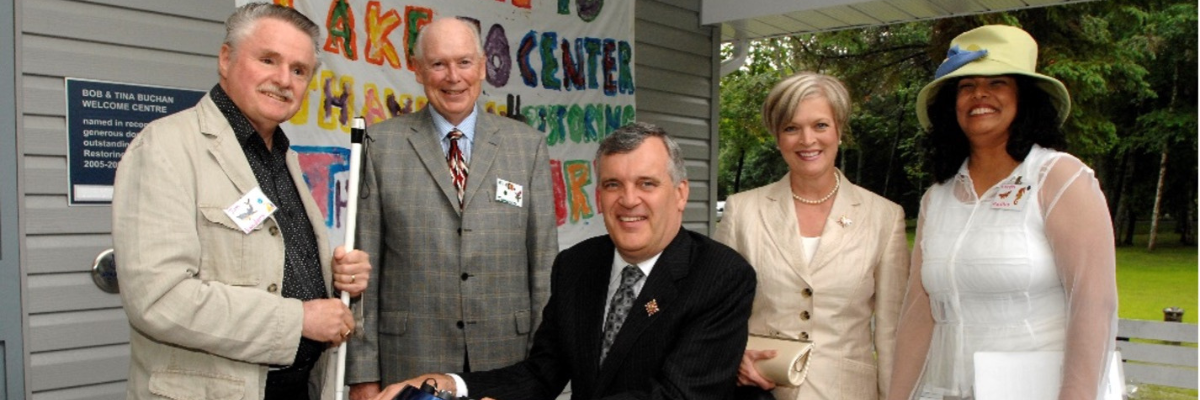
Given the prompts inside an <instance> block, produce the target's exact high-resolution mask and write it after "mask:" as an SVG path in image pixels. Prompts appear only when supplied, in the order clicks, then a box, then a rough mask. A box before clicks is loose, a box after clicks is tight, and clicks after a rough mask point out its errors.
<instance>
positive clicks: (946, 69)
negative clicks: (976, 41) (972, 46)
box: [933, 45, 988, 79]
mask: <svg viewBox="0 0 1200 400" xmlns="http://www.w3.org/2000/svg"><path fill="white" fill-rule="evenodd" d="M987 54H988V51H987V49H983V50H977V51H970V50H963V49H960V48H959V47H958V46H957V45H955V46H953V47H951V48H950V50H949V51H947V52H946V61H943V62H942V65H940V66H938V69H937V72H935V73H934V74H933V79H941V77H943V76H946V74H949V73H951V72H954V71H956V70H958V69H959V68H962V66H964V65H967V64H968V63H970V62H972V61H975V60H978V59H980V58H983V57H984V56H986V55H987Z"/></svg>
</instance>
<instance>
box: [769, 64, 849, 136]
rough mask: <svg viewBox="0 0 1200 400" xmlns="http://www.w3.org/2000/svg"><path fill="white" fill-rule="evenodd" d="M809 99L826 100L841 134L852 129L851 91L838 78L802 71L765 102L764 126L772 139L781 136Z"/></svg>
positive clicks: (776, 89) (773, 92)
mask: <svg viewBox="0 0 1200 400" xmlns="http://www.w3.org/2000/svg"><path fill="white" fill-rule="evenodd" d="M810 97H824V98H825V100H826V101H828V102H829V107H830V108H832V109H833V119H834V122H836V123H837V128H838V135H839V137H841V136H846V133H848V132H849V130H850V92H849V91H847V90H846V86H845V85H843V84H842V81H839V80H838V79H837V78H834V77H832V76H829V75H825V74H819V73H816V72H800V73H797V74H795V75H792V76H789V77H787V78H786V79H784V80H782V81H780V82H779V83H776V84H775V87H773V88H771V92H770V93H768V94H767V100H766V101H764V102H763V107H762V119H763V125H764V126H766V128H767V131H768V132H770V133H771V135H772V136H775V137H778V136H779V131H780V130H782V129H783V128H784V127H785V126H787V124H788V123H790V122H791V120H792V118H793V117H795V116H796V115H795V114H796V108H798V107H800V102H802V101H804V100H806V99H808V98H810Z"/></svg>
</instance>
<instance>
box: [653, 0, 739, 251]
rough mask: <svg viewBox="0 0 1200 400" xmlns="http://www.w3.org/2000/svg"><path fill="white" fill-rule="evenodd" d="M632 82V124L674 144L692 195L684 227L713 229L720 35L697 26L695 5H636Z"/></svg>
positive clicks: (668, 1) (693, 1)
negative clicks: (658, 131)
mask: <svg viewBox="0 0 1200 400" xmlns="http://www.w3.org/2000/svg"><path fill="white" fill-rule="evenodd" d="M635 15H636V19H637V21H636V23H635V25H634V29H635V36H634V38H635V41H636V42H637V46H636V47H635V48H634V52H635V54H634V62H635V64H636V69H635V73H636V74H637V75H636V76H635V78H634V80H635V84H636V85H637V92H636V93H637V119H638V120H640V121H644V122H650V123H653V124H656V125H659V126H661V127H663V129H665V130H666V131H667V133H670V134H671V135H673V136H674V137H675V138H676V139H678V140H679V142H680V143H679V144H680V146H681V147H682V148H683V154H684V158H685V159H686V161H687V173H688V180H689V181H690V191H691V194H690V196H689V199H688V206H687V210H686V211H684V216H683V222H684V226H685V227H687V228H688V229H691V230H694V231H697V232H701V233H709V232H710V229H715V228H716V226H715V225H714V224H713V223H712V221H714V220H715V217H716V212H715V210H714V205H715V204H716V201H717V185H716V181H717V164H716V160H717V121H718V118H717V107H718V105H719V102H718V99H719V97H720V96H719V94H720V90H719V88H718V81H719V71H720V53H719V49H720V41H721V38H720V32H719V31H718V30H717V29H716V28H714V27H712V26H703V25H700V0H638V1H637V4H636V9H635Z"/></svg>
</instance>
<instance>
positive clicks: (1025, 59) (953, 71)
mask: <svg viewBox="0 0 1200 400" xmlns="http://www.w3.org/2000/svg"><path fill="white" fill-rule="evenodd" d="M1037 52H1038V45H1037V41H1035V40H1033V37H1032V36H1029V33H1028V32H1025V31H1024V30H1022V29H1021V28H1017V27H1012V26H1008V25H985V26H981V27H978V28H975V29H972V30H969V31H966V32H964V33H963V34H961V35H958V36H957V37H955V38H954V40H952V41H950V50H949V51H947V52H946V60H945V61H942V65H941V66H939V67H938V69H937V72H936V73H935V74H934V77H933V82H929V84H928V85H925V87H924V88H922V89H921V93H919V94H917V107H916V108H917V120H918V121H920V122H921V127H922V128H924V129H926V130H929V129H930V128H932V127H933V122H932V121H930V120H929V105H930V104H929V103H930V102H931V101H932V100H933V98H934V97H935V96H937V93H938V90H939V89H941V87H942V84H944V83H946V82H947V81H949V82H951V83H954V82H957V79H956V78H960V77H964V76H996V75H1023V76H1028V77H1030V78H1034V80H1035V82H1036V83H1037V86H1038V88H1040V89H1042V91H1044V92H1046V94H1048V95H1050V97H1051V103H1053V104H1054V108H1055V110H1057V111H1058V124H1059V125H1062V124H1063V122H1066V120H1067V115H1068V114H1070V113H1071V94H1070V93H1068V92H1067V87H1066V86H1063V84H1062V82H1059V80H1058V79H1054V78H1051V77H1049V76H1046V75H1042V74H1039V73H1037V71H1036V70H1035V68H1036V66H1037ZM1019 106H1020V105H1018V107H1019Z"/></svg>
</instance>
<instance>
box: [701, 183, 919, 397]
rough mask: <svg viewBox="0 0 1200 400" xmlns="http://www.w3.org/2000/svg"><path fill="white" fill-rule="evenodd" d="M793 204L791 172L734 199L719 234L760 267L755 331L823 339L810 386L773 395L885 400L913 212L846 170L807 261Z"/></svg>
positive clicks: (819, 341) (779, 389)
mask: <svg viewBox="0 0 1200 400" xmlns="http://www.w3.org/2000/svg"><path fill="white" fill-rule="evenodd" d="M837 173H838V174H841V171H838V172H837ZM793 203H794V202H793V200H792V196H791V185H790V184H789V176H784V177H783V179H781V180H779V181H778V182H775V183H772V184H770V185H767V186H763V187H760V188H757V189H754V190H750V191H747V192H744V193H739V194H736V195H733V196H730V197H729V198H728V199H727V200H726V202H725V212H724V218H723V219H722V220H721V222H720V224H719V225H718V228H717V232H716V235H715V238H716V239H717V240H718V241H720V242H722V243H725V244H726V245H729V246H730V247H733V248H734V249H735V250H737V251H738V252H739V253H741V254H742V256H743V257H745V258H746V260H748V261H749V262H750V265H753V266H754V269H755V270H756V271H757V272H758V292H757V293H756V294H755V297H754V305H753V312H752V314H751V316H750V333H751V334H760V335H773V336H779V337H787V338H793V339H802V340H810V341H812V342H814V343H815V345H814V349H813V356H812V360H811V364H810V366H809V373H808V378H807V380H806V381H805V382H804V384H802V385H801V386H800V387H798V388H789V387H782V386H781V387H777V388H776V389H775V390H774V391H773V394H774V395H775V398H776V399H788V400H791V399H804V400H812V399H854V400H863V399H867V400H871V399H877V398H880V397H882V395H883V394H884V393H886V392H887V388H888V384H889V383H890V377H891V369H892V368H891V367H892V359H893V354H894V353H893V344H894V343H895V332H896V322H897V319H898V318H899V314H900V306H901V303H902V302H903V300H904V290H905V283H906V282H907V280H908V265H909V255H908V254H909V253H908V244H907V242H906V240H905V234H904V210H903V209H902V208H900V206H899V205H897V204H895V203H893V202H891V201H888V200H887V199H885V198H883V197H880V196H879V195H876V194H874V193H871V192H870V191H867V190H865V189H863V188H861V187H859V186H857V185H854V184H852V183H850V182H849V181H848V180H847V179H846V178H845V176H844V175H843V176H842V185H841V189H839V192H838V193H837V195H836V197H835V198H834V199H833V208H832V210H831V212H830V213H829V217H828V219H827V220H826V222H825V228H824V230H823V231H822V233H821V237H820V243H819V245H818V246H817V250H816V254H814V256H813V257H812V262H807V261H806V260H807V259H808V257H807V256H806V255H805V254H804V246H803V244H802V243H801V237H800V227H799V225H798V223H797V219H796V209H795V206H794V204H793ZM872 318H874V325H872ZM872 327H874V329H872Z"/></svg>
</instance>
